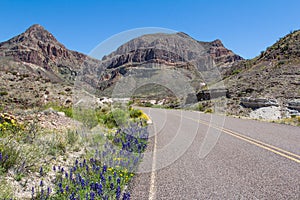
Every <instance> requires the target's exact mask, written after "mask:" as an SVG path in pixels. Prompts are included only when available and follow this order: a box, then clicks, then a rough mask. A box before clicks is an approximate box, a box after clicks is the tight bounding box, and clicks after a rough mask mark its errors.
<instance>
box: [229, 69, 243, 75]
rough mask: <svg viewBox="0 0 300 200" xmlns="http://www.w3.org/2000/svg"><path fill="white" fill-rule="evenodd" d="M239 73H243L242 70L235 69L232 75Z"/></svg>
mask: <svg viewBox="0 0 300 200" xmlns="http://www.w3.org/2000/svg"><path fill="white" fill-rule="evenodd" d="M239 73H241V70H240V69H235V70H233V72H232V73H231V74H232V75H237V74H239Z"/></svg>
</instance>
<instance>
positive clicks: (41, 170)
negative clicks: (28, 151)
mask: <svg viewBox="0 0 300 200" xmlns="http://www.w3.org/2000/svg"><path fill="white" fill-rule="evenodd" d="M40 176H43V167H40Z"/></svg>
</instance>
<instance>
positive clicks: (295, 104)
mask: <svg viewBox="0 0 300 200" xmlns="http://www.w3.org/2000/svg"><path fill="white" fill-rule="evenodd" d="M287 104H288V106H287V107H288V108H289V109H291V110H297V111H300V99H295V100H291V101H289V102H288V103H287Z"/></svg>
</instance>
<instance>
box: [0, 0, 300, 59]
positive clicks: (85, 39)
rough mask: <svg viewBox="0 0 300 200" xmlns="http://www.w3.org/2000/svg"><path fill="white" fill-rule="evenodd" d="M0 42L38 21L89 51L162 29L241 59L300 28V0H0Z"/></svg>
mask: <svg viewBox="0 0 300 200" xmlns="http://www.w3.org/2000/svg"><path fill="white" fill-rule="evenodd" d="M0 8H1V12H0V19H1V20H0V27H1V28H0V30H1V31H0V41H5V40H7V39H9V38H11V37H13V36H15V35H17V34H19V33H21V32H23V31H25V30H26V29H27V28H28V27H29V26H30V25H32V24H41V25H42V26H44V27H45V28H46V29H47V30H49V31H50V32H51V33H53V35H54V36H55V37H56V38H57V39H58V40H59V41H60V42H61V43H63V44H64V45H65V46H66V47H68V48H69V49H72V50H76V51H79V52H83V53H89V52H90V51H91V50H92V49H94V48H95V47H96V46H97V45H98V44H99V43H101V42H102V41H104V40H106V39H107V38H109V37H111V36H113V35H115V34H118V33H120V32H122V31H126V30H130V29H134V28H143V27H162V28H167V29H172V30H176V31H182V32H185V33H187V34H189V35H190V36H192V37H193V38H195V39H197V40H201V41H212V40H215V39H221V40H222V41H223V43H224V44H225V46H226V47H227V48H229V49H231V50H233V51H234V52H235V53H237V54H239V55H241V56H243V57H244V58H252V57H255V56H257V55H258V54H259V53H260V51H262V50H265V49H266V47H268V46H270V45H272V44H273V43H274V42H276V40H278V39H279V37H282V36H284V35H286V34H288V33H289V32H290V31H292V30H297V29H300V11H299V8H300V1H299V0H281V1H280V0H224V1H222V0H219V1H218V0H198V1H196V0H195V1H192V0H178V1H176V0H173V1H170V0H152V1H151V0H150V1H143V0H140V1H137V0H131V1H129V0H123V1H122V0H114V1H113V0H111V1H108V0H107V1H105V0H103V1H101V0H98V1H97V0H86V1H76V0H73V1H71V0H70V1H67V0H61V1H59V0H52V1H43V0H27V1H25V0H22V1H21V0H1V1H0Z"/></svg>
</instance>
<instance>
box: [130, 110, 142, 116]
mask: <svg viewBox="0 0 300 200" xmlns="http://www.w3.org/2000/svg"><path fill="white" fill-rule="evenodd" d="M142 114H143V112H142V111H141V110H139V109H131V110H130V111H129V115H130V117H131V118H139V117H141V116H142Z"/></svg>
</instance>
